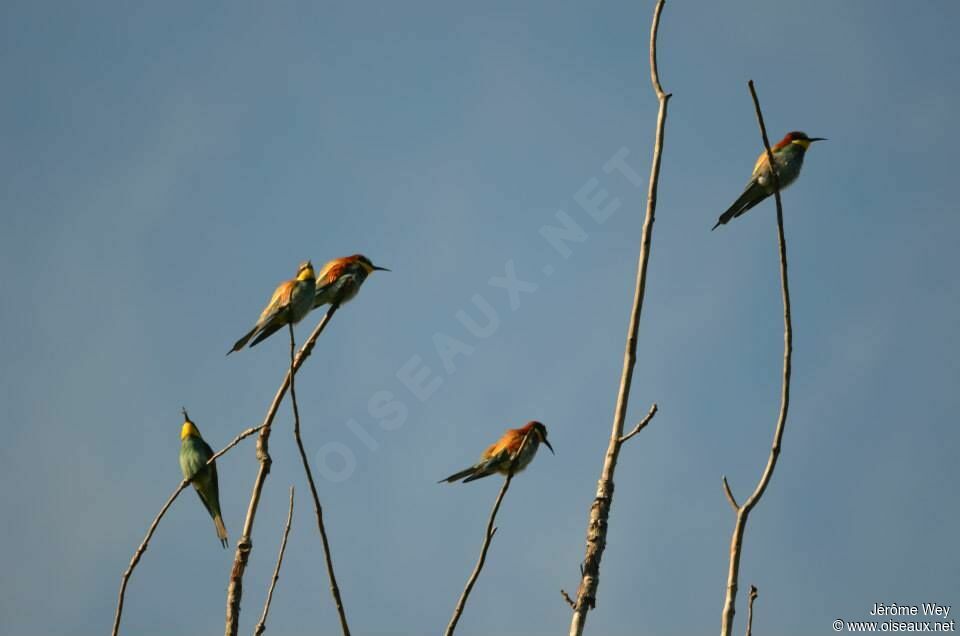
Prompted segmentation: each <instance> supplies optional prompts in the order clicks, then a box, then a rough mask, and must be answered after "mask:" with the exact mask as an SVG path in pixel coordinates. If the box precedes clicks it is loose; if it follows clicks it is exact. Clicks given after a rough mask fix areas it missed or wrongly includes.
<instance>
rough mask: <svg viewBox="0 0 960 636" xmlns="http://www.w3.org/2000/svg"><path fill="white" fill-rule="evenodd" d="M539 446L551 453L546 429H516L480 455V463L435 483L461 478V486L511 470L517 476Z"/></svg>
mask: <svg viewBox="0 0 960 636" xmlns="http://www.w3.org/2000/svg"><path fill="white" fill-rule="evenodd" d="M541 442H542V443H543V444H545V445H546V447H547V448H549V449H550V452H551V453H553V446H551V445H550V442H548V441H547V427H546V426H544V425H543V424H541V423H540V422H529V423H528V424H526V425H525V426H521V427H520V428H510V429H507V432H506V433H504V434H503V436H502V437H501V438H500V439H498V440H497V441H496V442H495V443H493V444H491V445H490V446H489V447H488V448H487V450H485V451H483V454H482V455H480V461H478V462H477V463H476V464H474V465H473V466H471V467H470V468H466V469H464V470H461V471H460V472H457V473H454V474H452V475H450V476H449V477H447V478H446V479H441V480H440V482H439V483H443V482H447V483H453V482H455V481H457V480H459V479H463V478H464V477H466V479H464V480H463V483H467V482H468V481H473V480H475V479H481V478H483V477H487V476H488V475H492V474H493V473H500V474H501V475H507V474H509V473H510V472H511V470H512V471H513V473H514V474H515V473H519V472H520V471H521V470H523V469H524V468H526V467H527V465H528V464H529V463H530V461H531V460H532V459H533V456H534V455H536V454H537V448H538V447H539V446H540V443H541Z"/></svg>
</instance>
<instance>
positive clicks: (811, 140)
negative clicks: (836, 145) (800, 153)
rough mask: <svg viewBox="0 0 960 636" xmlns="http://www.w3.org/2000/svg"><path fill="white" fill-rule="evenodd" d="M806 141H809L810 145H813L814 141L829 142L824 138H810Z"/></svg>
mask: <svg viewBox="0 0 960 636" xmlns="http://www.w3.org/2000/svg"><path fill="white" fill-rule="evenodd" d="M807 141H809V142H810V143H813V142H815V141H829V140H828V139H827V138H826V137H811V138H810V139H808V140H807Z"/></svg>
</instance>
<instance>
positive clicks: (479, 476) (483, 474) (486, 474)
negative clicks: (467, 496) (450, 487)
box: [463, 470, 493, 483]
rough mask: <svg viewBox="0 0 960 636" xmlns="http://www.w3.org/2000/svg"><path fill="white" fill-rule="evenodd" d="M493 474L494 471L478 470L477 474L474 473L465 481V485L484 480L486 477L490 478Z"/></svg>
mask: <svg viewBox="0 0 960 636" xmlns="http://www.w3.org/2000/svg"><path fill="white" fill-rule="evenodd" d="M492 474H493V471H492V470H478V471H477V472H475V473H473V474H472V475H470V476H469V477H467V478H466V479H464V480H463V483H467V482H470V481H474V480H477V479H483V478H484V477H489V476H490V475H492Z"/></svg>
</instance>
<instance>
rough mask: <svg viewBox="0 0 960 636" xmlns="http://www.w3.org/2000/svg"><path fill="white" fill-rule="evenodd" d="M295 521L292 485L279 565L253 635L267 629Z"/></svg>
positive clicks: (256, 635) (258, 634)
mask: <svg viewBox="0 0 960 636" xmlns="http://www.w3.org/2000/svg"><path fill="white" fill-rule="evenodd" d="M291 521H293V486H290V507H289V508H288V509H287V523H286V525H284V526H283V538H282V539H280V554H279V555H278V556H277V566H276V567H275V568H273V579H272V580H271V581H270V588H269V589H268V590H267V600H266V602H265V603H264V604H263V613H262V614H260V622H259V623H257V626H256V627H255V628H254V629H253V636H260V635H261V634H263V632H264V631H266V629H267V614H269V613H270V603H271V601H273V590H274V589H276V587H277V581H278V580H280V566H281V565H283V553H284V552H286V550H287V537H288V536H290V522H291Z"/></svg>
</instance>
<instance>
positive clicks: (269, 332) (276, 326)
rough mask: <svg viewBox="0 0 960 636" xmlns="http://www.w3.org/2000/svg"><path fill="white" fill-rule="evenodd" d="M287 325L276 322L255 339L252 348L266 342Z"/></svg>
mask: <svg viewBox="0 0 960 636" xmlns="http://www.w3.org/2000/svg"><path fill="white" fill-rule="evenodd" d="M285 324H286V323H284V322H280V321H277V322H274V323H273V324H270V325H268V326H267V327H265V328H264V329H263V331H261V332H260V334H259V335H258V336H257V337H256V338H254V339H253V342H251V343H250V346H251V347H254V346H256V345H257V343H259V342H263V341H264V340H266V339H267V338H269V337H270V336H272V335H273V334H275V333H276V332H277V331H278V330H279V329H280V327H283V326H284V325H285Z"/></svg>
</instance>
